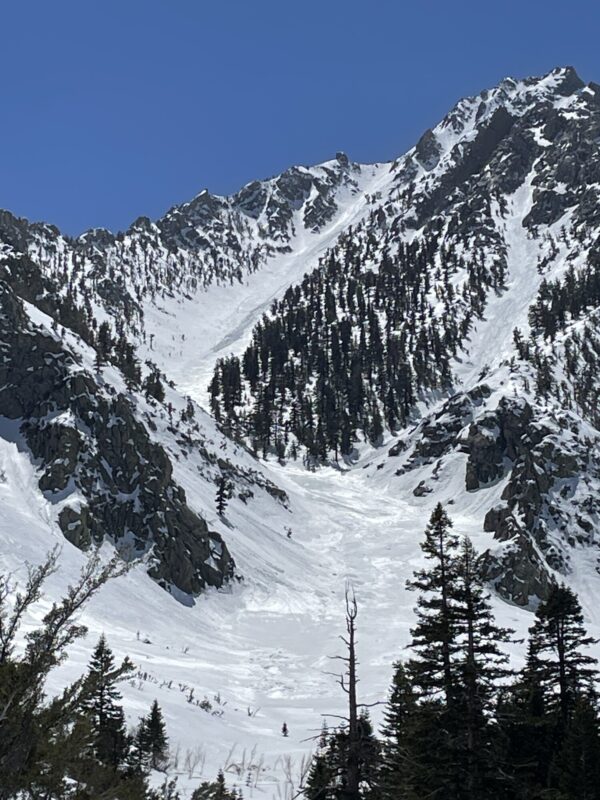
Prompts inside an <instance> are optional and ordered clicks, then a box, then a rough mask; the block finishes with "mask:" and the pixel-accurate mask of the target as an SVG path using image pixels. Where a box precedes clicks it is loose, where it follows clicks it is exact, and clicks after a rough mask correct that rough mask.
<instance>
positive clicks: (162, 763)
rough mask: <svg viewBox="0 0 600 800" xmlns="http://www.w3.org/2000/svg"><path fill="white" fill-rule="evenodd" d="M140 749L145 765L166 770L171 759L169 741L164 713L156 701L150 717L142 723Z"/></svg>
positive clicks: (139, 735) (139, 733)
mask: <svg viewBox="0 0 600 800" xmlns="http://www.w3.org/2000/svg"><path fill="white" fill-rule="evenodd" d="M138 747H139V751H140V754H141V756H142V760H143V761H144V763H147V764H148V765H149V766H150V767H151V768H152V769H156V770H163V769H165V767H166V764H167V760H168V757H169V741H168V739H167V733H166V726H165V722H164V719H163V715H162V711H161V709H160V706H159V705H158V701H156V700H154V702H153V703H152V706H151V708H150V713H149V714H148V716H147V717H144V718H143V719H142V721H141V724H140V728H139V730H138Z"/></svg>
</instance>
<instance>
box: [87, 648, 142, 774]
mask: <svg viewBox="0 0 600 800" xmlns="http://www.w3.org/2000/svg"><path fill="white" fill-rule="evenodd" d="M132 672H133V664H132V663H131V662H130V661H129V659H128V658H126V659H125V660H124V661H123V662H122V663H121V665H120V666H116V665H115V659H114V656H113V653H112V651H111V649H110V648H109V646H108V644H107V642H106V638H105V636H104V634H102V635H101V636H100V639H99V640H98V644H97V645H96V648H95V650H94V652H93V655H92V659H91V661H90V665H89V668H88V674H87V677H86V699H85V702H84V707H85V708H86V710H87V712H88V714H89V716H90V718H91V723H92V730H93V732H94V739H95V750H96V754H97V756H98V758H99V759H100V760H101V761H103V762H105V763H107V764H110V765H112V766H113V767H115V768H116V767H118V766H119V765H120V764H122V763H123V761H124V760H125V759H126V756H127V749H128V743H127V732H126V728H125V720H124V715H123V709H122V707H121V706H120V702H121V694H120V692H119V691H118V689H117V683H118V682H119V681H121V680H123V679H125V678H127V676H128V675H131V673H132Z"/></svg>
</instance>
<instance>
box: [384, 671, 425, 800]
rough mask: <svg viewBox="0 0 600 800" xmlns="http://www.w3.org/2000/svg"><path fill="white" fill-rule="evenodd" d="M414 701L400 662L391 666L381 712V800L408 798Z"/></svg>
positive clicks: (411, 772) (412, 763) (415, 710)
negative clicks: (389, 678)
mask: <svg viewBox="0 0 600 800" xmlns="http://www.w3.org/2000/svg"><path fill="white" fill-rule="evenodd" d="M416 713H417V703H416V697H415V693H414V692H413V689H412V686H411V683H410V680H409V677H408V675H407V673H406V670H405V668H404V665H403V664H402V663H400V662H398V663H397V664H396V665H395V667H394V676H393V679H392V685H391V688H390V693H389V697H388V701H387V705H386V709H385V712H384V715H383V719H384V726H383V729H382V735H383V745H382V760H381V771H380V784H379V786H380V791H381V797H382V800H404V798H410V797H411V794H410V791H411V788H410V787H412V786H413V785H414V772H415V770H414V755H413V730H412V726H413V722H414V718H415V714H416Z"/></svg>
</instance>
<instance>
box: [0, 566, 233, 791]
mask: <svg viewBox="0 0 600 800" xmlns="http://www.w3.org/2000/svg"><path fill="white" fill-rule="evenodd" d="M56 560H57V554H56V552H55V553H54V554H52V555H51V556H50V557H49V558H48V560H47V561H46V562H45V563H44V564H42V565H41V566H40V567H37V568H32V569H30V570H29V573H28V578H27V581H26V584H25V586H24V588H22V589H21V590H20V591H17V590H16V589H15V588H14V587H12V586H11V584H10V582H9V580H8V579H7V577H6V576H0V800H17V799H18V800H101V798H106V800H177V798H178V797H179V795H178V793H177V790H176V786H175V783H174V782H173V781H168V780H167V779H166V778H165V779H164V785H163V786H162V787H161V788H160V789H159V790H154V789H152V788H151V787H150V785H149V776H150V774H151V772H152V771H153V770H154V771H159V772H162V771H164V770H165V768H166V766H167V763H168V760H169V746H168V737H167V731H166V727H165V723H164V720H163V716H162V712H161V709H160V707H159V705H158V703H157V702H156V700H155V701H154V702H153V703H152V706H151V708H150V709H149V711H148V714H147V715H146V716H144V717H142V719H140V721H139V724H138V725H137V726H136V727H135V728H134V729H133V730H128V729H127V726H126V722H125V715H124V712H123V707H122V705H121V694H120V692H119V689H118V684H119V682H121V681H123V680H126V679H127V678H128V677H130V676H131V674H132V672H133V669H134V667H133V664H132V663H131V662H130V661H129V659H128V658H126V659H125V660H124V661H122V662H121V663H120V664H117V663H116V662H115V659H114V656H113V654H112V652H111V650H110V647H109V646H108V643H107V641H106V639H105V637H104V636H101V637H100V640H99V641H98V643H97V645H96V647H95V649H94V651H93V653H92V656H91V659H90V663H89V667H88V669H87V671H86V673H85V674H84V675H82V676H81V677H80V678H78V679H77V680H75V681H74V682H73V683H71V684H69V685H68V686H67V687H66V688H65V689H64V690H63V692H62V693H61V694H60V695H58V696H57V697H54V698H52V699H48V698H47V697H46V694H45V684H46V681H47V678H48V675H49V673H50V672H51V670H52V669H54V668H55V667H56V666H57V665H58V664H60V663H61V662H62V661H63V660H64V659H65V657H66V651H67V649H68V647H69V646H70V645H71V644H72V643H73V642H74V641H75V640H77V639H79V638H81V637H82V636H84V635H85V634H86V632H87V631H86V628H85V627H84V626H83V625H81V624H79V623H78V622H77V620H76V617H77V614H78V612H79V611H80V610H81V608H82V607H83V606H84V605H85V603H87V601H88V600H89V599H90V598H91V597H92V596H93V595H94V594H95V593H96V592H97V591H98V589H99V588H100V587H101V586H102V585H103V584H104V583H106V581H107V580H109V579H110V578H112V577H115V576H117V575H119V574H121V573H122V572H123V571H124V569H125V567H123V566H119V562H118V561H117V560H113V561H111V562H109V563H108V564H106V565H102V563H101V562H100V560H99V559H98V558H97V557H93V558H92V559H90V561H89V562H88V564H87V566H86V567H85V568H84V570H83V571H82V574H81V576H80V578H79V580H78V581H77V583H75V585H74V586H72V587H70V588H69V590H68V592H67V595H66V597H65V598H64V599H63V600H62V601H61V602H59V603H55V604H54V605H53V606H52V607H51V609H50V611H48V612H47V613H46V614H45V616H44V617H43V619H42V623H41V626H40V627H39V628H37V629H35V630H33V631H31V632H29V633H27V634H25V636H24V637H23V638H24V642H25V647H24V650H23V652H22V653H20V650H19V648H18V647H17V639H18V637H19V632H20V629H21V627H22V624H23V622H24V620H25V618H26V616H27V615H28V614H29V612H30V611H31V610H32V608H33V607H34V606H35V605H36V604H37V603H38V602H39V601H40V600H41V598H42V589H43V584H44V582H45V581H46V579H47V578H48V577H49V576H50V575H51V573H52V572H53V571H54V570H55V567H56ZM239 797H240V795H239V794H238V793H237V792H235V791H230V790H228V789H227V787H226V785H225V781H224V778H223V775H222V774H220V775H219V776H218V778H217V780H216V781H215V782H205V783H203V784H201V785H200V786H199V787H197V789H196V790H195V792H194V793H193V795H192V800H239Z"/></svg>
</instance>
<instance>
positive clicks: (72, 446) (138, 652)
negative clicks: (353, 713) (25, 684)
mask: <svg viewBox="0 0 600 800" xmlns="http://www.w3.org/2000/svg"><path fill="white" fill-rule="evenodd" d="M599 186H600V86H597V85H596V84H593V83H590V84H588V85H585V84H584V82H583V81H582V80H581V79H580V78H579V77H578V76H577V74H576V73H575V71H574V70H573V69H572V68H561V69H556V70H554V71H552V72H551V73H549V74H548V75H546V76H544V77H542V78H532V79H527V80H513V79H510V78H507V79H506V80H504V81H502V82H501V83H500V84H499V85H498V86H497V87H495V88H494V89H491V90H488V91H484V92H482V93H481V94H480V95H478V96H477V97H473V98H467V99H465V100H462V101H460V102H459V103H458V104H457V105H456V106H455V108H454V109H453V110H452V111H451V112H450V113H449V114H448V115H447V116H446V117H445V118H444V119H443V120H442V121H441V122H440V124H439V125H438V126H436V127H435V128H434V129H433V130H431V131H427V132H426V133H425V134H424V135H423V137H422V138H421V139H420V141H419V142H418V143H417V144H416V146H415V147H414V148H413V149H411V150H410V151H409V152H408V153H406V154H405V155H403V156H401V157H400V158H398V159H397V160H396V161H394V162H393V163H384V164H373V165H359V164H354V163H351V162H350V161H349V160H348V159H347V158H346V156H345V155H343V154H338V155H337V157H336V158H335V159H334V160H333V161H330V162H326V163H325V164H322V165H319V166H317V167H312V168H304V167H298V168H292V169H290V170H288V171H287V172H285V173H283V174H282V175H281V176H279V177H276V178H273V179H270V180H266V181H256V182H253V183H251V184H249V185H248V186H246V187H244V188H243V189H242V190H241V191H240V192H238V193H237V194H235V195H233V196H231V197H217V196H213V195H210V194H209V193H207V192H202V193H201V194H199V195H198V196H197V197H196V198H195V199H194V200H192V201H191V202H189V203H186V204H183V205H181V206H178V207H176V208H174V209H172V210H171V211H169V212H168V213H167V214H166V215H165V216H164V217H163V218H162V219H160V220H158V221H156V222H151V221H150V220H148V219H145V218H140V219H138V220H136V222H135V223H134V224H133V225H132V226H131V228H130V229H129V230H128V231H127V232H125V233H122V234H112V233H109V232H108V231H103V230H94V231H90V232H88V233H86V234H84V235H82V236H81V237H79V238H77V239H72V238H69V237H66V236H63V235H61V233H60V232H59V231H58V230H57V229H56V228H54V227H52V226H50V225H47V224H41V223H36V224H31V223H29V222H27V221H25V220H22V219H17V218H15V217H13V216H12V215H11V214H10V213H8V212H2V214H1V215H0V280H1V282H0V311H1V316H0V328H1V336H0V339H1V341H2V348H3V362H2V364H1V365H0V370H1V371H2V380H1V381H0V386H1V388H0V415H2V419H1V427H0V436H1V437H2V438H0V461H1V464H0V467H1V470H2V472H1V473H0V474H2V476H3V482H2V483H0V492H1V493H2V504H1V506H0V515H1V518H2V525H1V528H0V560H1V564H2V566H3V567H4V568H6V569H10V570H15V571H17V573H18V572H19V571H20V570H22V565H23V562H24V561H26V560H29V561H36V560H38V561H39V560H40V559H41V558H42V557H43V555H44V553H45V552H47V550H48V549H50V548H51V546H52V545H53V544H54V543H56V542H57V541H58V542H61V543H62V547H63V550H62V569H61V571H60V573H59V574H57V575H56V576H53V578H52V583H51V587H50V588H51V590H52V592H57V593H58V592H59V591H60V590H61V587H64V585H65V583H66V582H67V581H68V580H69V576H71V577H72V574H73V572H74V571H75V570H76V569H77V567H78V564H80V563H81V562H82V560H83V559H84V558H85V555H84V551H85V549H86V548H87V547H89V546H90V545H91V544H92V543H100V542H105V547H106V548H107V549H109V548H111V547H113V546H116V547H117V548H118V549H119V550H120V552H121V553H122V554H123V556H124V557H126V558H129V559H137V560H138V561H137V564H136V566H135V567H134V568H133V570H132V571H131V572H130V573H129V574H128V575H127V576H126V577H124V578H122V579H119V580H117V581H115V582H114V584H112V585H110V586H108V587H107V588H106V589H105V590H104V592H103V594H102V595H100V596H99V597H98V600H97V601H94V602H93V603H92V605H91V606H90V609H89V611H88V613H87V616H88V620H87V621H88V624H89V625H90V629H91V632H92V635H95V634H96V633H98V632H99V631H100V630H104V631H105V632H106V633H107V636H108V638H109V641H110V643H111V645H112V646H113V647H114V649H115V650H116V651H117V652H118V653H123V654H125V653H129V655H130V656H131V657H132V659H133V660H134V661H135V663H136V664H138V666H139V675H138V679H137V680H136V681H133V682H132V683H131V685H130V686H129V687H127V691H126V698H125V699H126V701H127V703H128V708H129V711H130V713H131V714H132V715H133V716H135V714H136V713H137V712H138V711H139V710H140V709H141V708H142V706H145V705H147V701H148V699H149V698H150V699H152V697H154V696H155V695H156V696H157V697H158V698H159V701H160V703H161V705H162V706H163V707H164V708H165V710H166V712H167V722H168V725H169V728H170V730H171V736H172V739H173V740H174V741H175V742H179V743H180V744H181V748H182V758H181V764H180V771H185V770H184V768H183V766H182V763H183V761H184V760H185V759H184V755H183V754H184V753H185V751H186V749H187V750H189V751H190V752H191V751H192V750H193V749H194V748H195V747H200V748H202V752H203V754H204V756H205V760H204V761H202V759H201V760H200V762H199V764H201V765H202V767H200V766H198V765H197V767H196V769H197V774H199V770H200V769H201V768H202V769H203V770H205V774H207V775H209V776H211V775H212V774H213V773H214V771H215V769H216V768H217V767H218V766H222V765H225V766H226V767H227V768H228V770H229V772H230V774H231V775H238V778H239V780H242V779H243V780H245V779H246V776H247V773H248V772H250V774H251V776H252V778H251V783H257V785H258V786H259V788H256V791H257V792H259V791H262V792H263V796H264V792H266V793H267V794H266V796H278V795H277V792H280V793H285V792H288V793H290V795H292V794H293V786H292V784H293V780H294V778H293V776H294V775H295V774H296V772H297V770H298V769H299V766H300V760H301V758H302V755H303V754H305V753H306V752H307V749H309V748H310V742H308V743H307V741H306V740H307V738H308V737H310V735H311V733H312V732H314V729H315V728H318V727H319V715H320V713H321V712H322V711H331V713H336V712H337V710H338V709H339V707H340V705H341V702H342V698H336V697H335V693H334V687H333V682H332V680H331V678H330V677H328V676H327V675H325V674H324V672H325V671H327V670H328V669H329V667H327V663H328V661H327V657H328V656H329V655H331V654H333V653H334V652H335V650H336V648H337V644H336V642H335V637H336V635H337V633H338V632H339V631H340V630H341V622H342V616H343V604H342V596H343V592H344V585H345V581H346V580H347V579H350V580H352V582H353V584H354V586H355V589H356V592H357V596H358V599H359V603H360V616H359V630H360V634H361V642H360V650H361V652H360V655H361V662H362V664H361V674H362V684H361V688H362V690H363V692H364V694H365V699H366V700H367V701H375V700H378V699H382V697H383V695H384V693H385V690H386V687H387V684H388V682H389V671H390V665H391V663H392V662H393V661H394V660H395V659H396V658H397V657H398V656H399V655H401V651H402V648H403V646H404V645H405V643H406V641H407V636H408V629H409V627H410V625H411V610H410V609H411V606H412V598H411V597H410V596H409V595H407V593H406V591H405V588H404V583H405V579H406V578H407V577H409V576H410V574H411V572H412V570H413V569H414V567H415V565H417V564H418V563H419V559H420V553H419V548H418V544H419V540H420V536H421V533H422V529H423V527H424V524H425V521H426V519H427V517H428V515H429V513H430V511H431V509H432V507H433V505H434V504H435V503H437V502H440V501H441V502H442V503H444V504H447V505H448V509H449V512H450V514H451V516H452V517H453V519H454V521H455V526H456V529H457V530H458V531H459V532H461V533H465V534H468V535H469V536H471V537H472V538H473V540H474V542H475V544H476V546H477V547H478V549H479V550H480V551H481V552H482V553H483V561H482V564H483V568H484V569H485V572H486V575H487V577H488V578H489V581H490V585H491V586H492V587H493V588H494V589H495V591H496V594H495V608H496V610H497V613H498V614H499V616H500V617H501V618H502V620H503V621H504V622H506V623H508V624H510V625H511V626H512V627H515V628H516V629H517V630H520V631H523V630H525V628H526V627H527V624H528V621H529V616H530V610H529V609H530V608H531V607H533V606H534V605H535V603H536V602H537V600H538V599H539V598H542V597H544V596H545V593H546V592H547V589H548V586H549V582H550V581H551V580H552V579H553V578H554V579H556V578H558V579H561V580H565V581H567V582H568V583H570V584H572V585H573V586H574V587H575V588H576V589H577V590H578V592H579V593H580V599H581V601H582V604H583V606H584V608H585V610H586V614H587V616H588V621H589V623H590V627H591V629H592V630H596V631H598V630H600V618H599V616H598V612H597V610H596V604H595V603H594V592H595V591H596V590H597V587H598V585H600V574H599V572H600V568H599V565H600V548H599V545H598V536H597V533H596V531H597V528H598V522H599V516H598V515H599V513H600V418H599V416H598V412H597V398H598V392H599V384H598V378H597V377H596V376H597V372H598V370H597V365H598V358H599V355H600V342H599V341H598V335H597V322H596V320H597V315H598V307H599V306H600V276H599V273H598V264H599V263H600V261H599V259H598V247H599V244H600V239H599V234H600V202H599V200H598V189H599ZM215 417H216V419H215ZM221 479H226V480H227V481H229V482H231V484H232V486H233V496H232V498H231V500H230V501H229V504H228V507H227V510H226V512H225V514H224V515H218V514H217V510H216V505H215V492H216V486H217V483H218V482H219V480H221ZM290 530H291V536H288V533H289V531H290ZM165 589H166V591H165ZM88 651H89V642H86V643H82V645H81V646H80V647H78V648H76V649H75V650H74V653H73V658H72V661H71V662H70V663H69V665H67V666H66V667H65V668H64V669H65V670H67V671H68V670H75V669H80V668H81V665H82V662H83V661H85V659H86V658H87V653H88ZM514 656H515V658H516V659H518V658H519V657H520V653H519V647H518V645H515V646H514ZM56 680H57V681H59V680H60V675H59V674H58V675H57V678H56ZM192 690H193V691H192ZM190 698H191V699H190ZM202 698H206V699H207V703H203V702H197V701H202ZM284 720H286V722H287V724H288V727H289V729H290V737H289V738H286V739H283V738H282V737H280V736H279V730H280V728H281V724H282V722H283V721H284ZM252 748H255V749H254V750H253V749H252ZM228 753H229V755H228ZM282 776H283V777H282ZM286 776H287V777H286ZM278 781H279V782H280V783H279V784H277V782H278ZM281 781H283V783H281ZM276 784H277V785H278V786H279V788H275V787H276ZM283 784H285V786H284V785H283ZM269 787H270V788H269ZM245 791H246V792H248V791H249V792H252V791H254V789H252V787H250V788H248V789H247V790H245ZM269 792H270V794H269ZM282 796H283V795H282Z"/></svg>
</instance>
